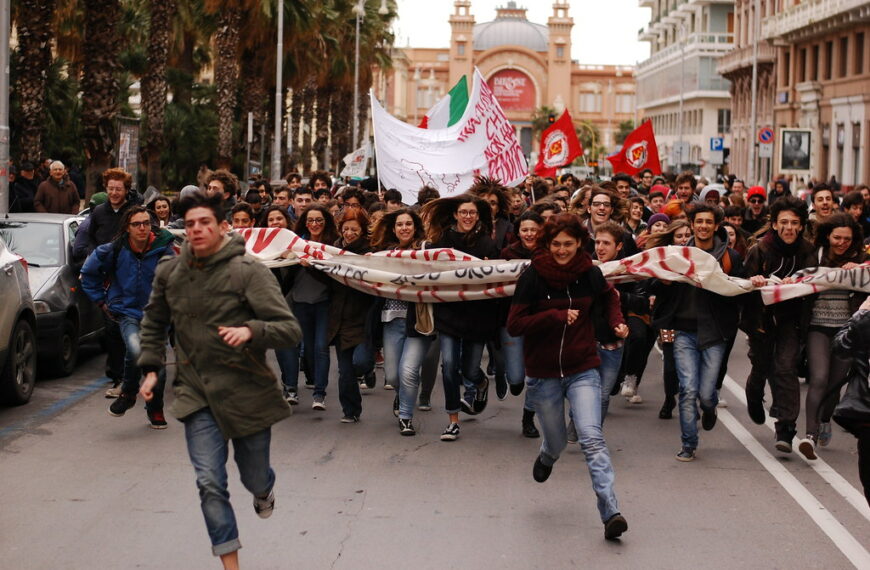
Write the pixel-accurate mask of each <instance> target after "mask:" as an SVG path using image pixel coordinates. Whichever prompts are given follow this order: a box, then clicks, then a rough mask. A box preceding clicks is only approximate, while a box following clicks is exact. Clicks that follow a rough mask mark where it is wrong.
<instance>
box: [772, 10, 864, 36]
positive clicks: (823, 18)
mask: <svg viewBox="0 0 870 570" xmlns="http://www.w3.org/2000/svg"><path fill="white" fill-rule="evenodd" d="M853 16H854V17H853ZM841 17H843V18H846V19H855V17H857V19H858V20H864V19H868V18H870V3H868V2H867V0H806V1H805V2H801V3H800V4H796V5H794V6H790V7H789V8H787V9H786V10H783V11H782V12H779V13H777V14H774V15H773V16H769V17H767V18H764V20H762V22H761V37H762V38H764V39H766V40H771V39H775V38H785V37H786V36H789V35H792V34H794V33H795V32H799V31H806V32H810V33H812V32H813V29H814V30H817V31H818V32H824V31H827V30H830V29H832V28H833V27H836V26H837V24H838V21H839V19H840V18H841ZM810 28H812V29H810Z"/></svg>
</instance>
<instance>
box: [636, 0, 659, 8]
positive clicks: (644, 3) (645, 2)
mask: <svg viewBox="0 0 870 570" xmlns="http://www.w3.org/2000/svg"><path fill="white" fill-rule="evenodd" d="M637 5H638V6H640V7H641V8H655V7H656V2H655V0H638V1H637Z"/></svg>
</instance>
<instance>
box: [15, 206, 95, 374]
mask: <svg viewBox="0 0 870 570" xmlns="http://www.w3.org/2000/svg"><path fill="white" fill-rule="evenodd" d="M82 220H83V218H81V217H79V216H71V215H68V214H41V213H40V214H9V215H8V216H7V217H5V218H3V219H0V237H2V238H3V239H4V240H6V243H7V244H8V246H9V248H10V249H11V250H12V251H13V252H14V253H16V254H18V255H20V256H21V257H23V258H24V259H25V260H27V263H28V265H29V268H30V271H29V277H30V290H31V291H32V292H33V301H34V306H35V308H36V334H37V345H38V346H39V365H40V373H42V371H43V370H44V369H45V370H47V371H48V372H49V374H52V375H56V376H66V375H69V374H71V373H72V372H73V370H74V369H75V365H76V359H77V358H78V352H79V345H80V344H81V343H83V342H89V341H92V340H100V339H101V337H102V335H103V318H102V315H101V313H100V310H99V308H97V306H96V305H95V304H94V303H93V302H92V301H91V300H90V299H89V298H88V296H87V295H85V292H84V291H82V288H81V283H80V282H79V270H80V269H81V262H76V261H75V260H73V256H72V244H73V242H74V241H75V233H76V230H77V229H78V226H79V224H80V223H81V222H82Z"/></svg>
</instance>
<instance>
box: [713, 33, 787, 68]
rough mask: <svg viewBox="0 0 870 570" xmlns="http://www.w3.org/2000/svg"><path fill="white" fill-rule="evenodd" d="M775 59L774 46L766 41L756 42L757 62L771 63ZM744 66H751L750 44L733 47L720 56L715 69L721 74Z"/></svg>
mask: <svg viewBox="0 0 870 570" xmlns="http://www.w3.org/2000/svg"><path fill="white" fill-rule="evenodd" d="M775 60H776V48H775V47H773V46H772V45H770V44H768V43H767V42H762V41H759V42H758V61H759V63H772V62H773V61H775ZM744 67H752V46H751V45H748V46H743V47H741V48H734V49H733V50H731V51H729V52H728V53H726V54H725V55H723V56H722V57H721V58H719V64H718V65H717V67H716V69H717V71H718V72H719V73H721V74H723V75H724V74H726V73H731V72H732V71H736V70H738V69H742V68H744Z"/></svg>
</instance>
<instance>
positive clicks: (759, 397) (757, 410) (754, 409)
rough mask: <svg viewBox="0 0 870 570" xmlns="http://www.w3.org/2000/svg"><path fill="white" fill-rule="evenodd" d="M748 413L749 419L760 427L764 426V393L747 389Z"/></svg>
mask: <svg viewBox="0 0 870 570" xmlns="http://www.w3.org/2000/svg"><path fill="white" fill-rule="evenodd" d="M746 411H747V412H749V418H750V419H751V420H752V421H753V422H755V423H757V424H758V425H764V420H765V413H764V392H763V391H762V392H761V393H758V392H756V391H755V390H750V389H749V388H746Z"/></svg>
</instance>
